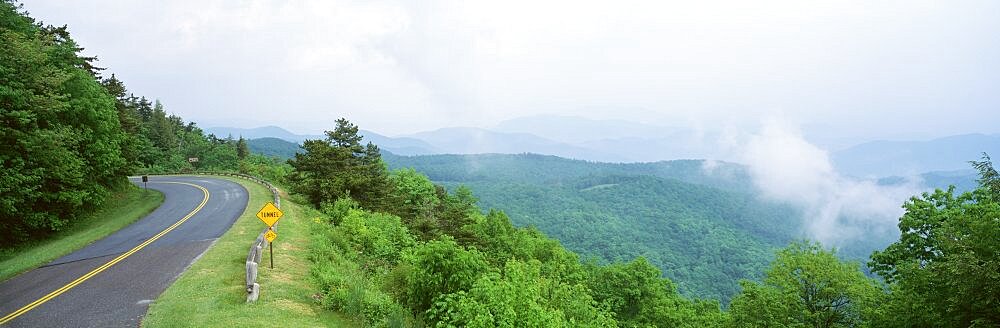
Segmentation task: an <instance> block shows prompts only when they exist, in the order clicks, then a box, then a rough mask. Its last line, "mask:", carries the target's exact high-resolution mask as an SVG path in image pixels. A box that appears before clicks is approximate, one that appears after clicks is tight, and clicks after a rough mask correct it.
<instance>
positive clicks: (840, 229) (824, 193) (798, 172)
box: [734, 119, 922, 247]
mask: <svg viewBox="0 0 1000 328" xmlns="http://www.w3.org/2000/svg"><path fill="white" fill-rule="evenodd" d="M740 139H741V140H743V142H742V143H741V144H738V145H737V148H736V154H735V155H734V156H735V157H736V158H737V159H738V160H739V161H740V162H742V163H743V164H746V165H747V166H748V169H749V171H750V175H751V177H752V178H753V183H754V185H755V186H756V188H757V189H759V191H760V192H761V195H762V197H765V198H767V199H770V200H775V201H780V202H787V203H790V204H792V205H795V206H798V207H800V208H802V209H803V218H802V220H803V222H802V223H803V224H802V227H803V229H804V230H805V231H803V233H804V234H805V235H806V236H808V237H809V238H811V239H813V240H816V241H819V242H821V243H823V244H824V245H827V246H836V247H841V246H845V245H849V244H851V243H852V242H858V241H860V240H861V239H863V238H864V239H867V238H878V239H887V238H893V237H895V236H896V234H898V232H897V230H896V223H897V220H898V218H899V217H900V216H901V215H902V214H903V209H902V204H903V202H904V201H906V200H907V199H909V198H910V197H912V196H914V195H918V194H919V193H920V192H921V191H922V190H921V181H920V180H919V178H915V177H911V178H907V179H906V180H905V181H906V182H905V183H902V184H897V185H892V186H885V185H879V184H877V183H876V181H873V180H863V179H857V178H852V177H846V176H844V175H842V174H840V173H838V172H837V170H836V169H835V167H834V165H833V164H832V163H831V160H830V156H829V154H828V153H827V151H826V150H824V149H821V148H820V147H817V146H816V145H813V144H811V143H809V142H808V141H806V139H805V138H804V137H803V134H802V132H801V131H800V130H799V129H798V128H797V127H795V126H794V125H792V124H789V123H787V122H783V121H780V120H773V119H772V120H766V121H764V122H763V123H762V124H761V127H760V129H759V131H756V132H753V133H749V134H747V135H745V136H744V137H743V138H740Z"/></svg>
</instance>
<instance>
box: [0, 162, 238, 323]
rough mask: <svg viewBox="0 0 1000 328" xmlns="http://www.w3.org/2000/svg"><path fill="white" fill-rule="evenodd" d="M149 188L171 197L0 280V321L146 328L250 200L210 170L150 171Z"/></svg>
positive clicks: (231, 183) (234, 185)
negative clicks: (159, 304) (153, 306)
mask: <svg viewBox="0 0 1000 328" xmlns="http://www.w3.org/2000/svg"><path fill="white" fill-rule="evenodd" d="M132 182H133V183H136V184H138V185H140V186H141V185H142V182H139V181H138V180H137V179H132ZM149 189H155V190H159V191H160V192H162V193H163V194H164V195H165V199H164V201H163V204H162V205H160V207H158V208H157V209H156V210H154V211H153V212H152V213H150V214H149V215H147V216H146V217H144V218H142V219H140V220H138V221H136V222H135V223H133V224H131V225H129V226H127V227H125V228H124V229H121V230H119V231H118V232H115V233H113V234H111V235H109V236H107V237H105V238H104V239H101V240H98V241H96V242H94V243H92V244H90V245H88V246H87V247H84V248H83V249H81V250H78V251H76V252H73V253H72V254H69V255H66V256H64V257H62V258H59V259H56V260H55V261H52V262H51V263H48V264H46V265H45V266H43V267H40V268H38V269H35V270H31V271H28V272H26V273H23V274H21V275H19V276H17V277H14V278H12V279H10V280H8V281H6V282H4V283H2V284H0V322H4V321H6V323H3V324H0V326H2V327H4V328H6V327H136V326H138V325H139V323H140V322H141V321H142V317H143V316H145V315H146V310H147V308H148V307H149V303H150V302H151V301H152V300H154V299H156V297H157V296H159V295H160V293H162V292H163V291H164V290H165V289H166V288H167V287H168V286H170V284H171V283H173V281H174V280H176V279H177V277H178V276H179V275H180V274H181V273H182V272H184V270H185V269H187V267H188V266H190V265H191V263H193V262H194V261H195V260H196V259H197V258H198V257H199V256H201V254H202V253H203V252H205V250H206V249H208V247H209V246H210V245H211V244H212V242H214V241H215V239H216V238H218V237H219V236H221V235H222V234H223V233H225V232H226V230H229V227H230V226H231V225H232V224H233V222H234V221H236V219H237V218H238V217H239V216H240V214H242V213H243V210H244V209H245V208H246V207H247V205H248V204H247V202H248V201H249V196H248V194H247V191H246V189H244V188H243V186H240V185H239V184H237V183H234V182H231V181H227V180H221V179H215V178H209V177H203V176H150V177H149ZM109 264H110V265H109ZM14 315H16V317H15V316H14Z"/></svg>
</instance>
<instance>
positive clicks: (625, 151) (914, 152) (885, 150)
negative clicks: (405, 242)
mask: <svg viewBox="0 0 1000 328" xmlns="http://www.w3.org/2000/svg"><path fill="white" fill-rule="evenodd" d="M205 131H206V132H207V133H212V134H215V135H216V136H219V137H225V136H230V135H231V136H233V137H239V136H243V137H244V138H247V139H258V138H268V137H270V138H279V139H283V140H286V141H289V142H292V143H298V144H301V142H302V141H303V140H307V139H318V138H323V136H322V135H300V134H295V133H292V132H289V131H287V130H285V129H282V128H280V127H276V126H265V127H259V128H253V129H242V128H231V127H213V128H207V129H205ZM360 134H361V135H363V136H364V137H365V140H366V141H371V142H374V143H375V144H377V145H379V147H381V148H382V149H384V150H387V151H389V152H391V153H394V154H397V155H429V154H481V153H500V154H518V153H536V154H546V155H555V156H560V157H565V158H570V159H581V160H588V161H598V162H611V163H616V162H655V161H662V160H675V159H721V160H728V161H739V158H734V155H733V153H732V149H725V147H723V146H720V144H723V142H722V141H724V140H726V138H730V139H733V138H737V139H738V138H740V137H741V136H739V135H735V136H734V135H727V134H726V133H723V132H720V131H697V130H694V129H687V128H678V127H669V126H657V125H653V124H646V123H638V122H630V121H623V120H592V119H586V118H581V117H572V116H549V115H545V116H532V117H522V118H517V119H512V120H508V121H503V122H500V123H499V124H497V125H496V126H494V127H491V128H473V127H451V128H442V129H437V130H433V131H425V132H419V133H414V134H409V135H403V136H397V137H389V136H385V135H381V134H379V133H376V132H372V131H365V130H362V131H360ZM268 142H272V143H273V141H268ZM730 142H731V140H730ZM810 142H812V141H811V140H810ZM258 143H259V142H258ZM283 149H286V152H287V150H288V149H289V148H287V147H284V148H283ZM983 152H986V153H989V154H1000V134H992V135H987V134H966V135H956V136H947V137H942V138H937V139H931V140H902V141H881V140H873V141H868V142H863V143H860V144H857V145H854V146H851V147H846V148H844V149H842V150H837V151H832V152H829V153H828V154H829V157H830V160H831V162H832V164H833V165H834V166H835V168H836V169H837V171H839V172H840V173H841V174H844V175H848V176H855V177H864V178H874V177H886V176H894V175H895V176H915V175H919V174H921V173H926V172H933V171H955V170H966V169H969V164H968V161H970V160H977V159H979V158H980V157H981V155H982V153H983ZM274 155H278V156H284V157H287V156H291V155H290V154H284V155H282V154H274Z"/></svg>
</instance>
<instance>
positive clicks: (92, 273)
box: [0, 181, 209, 325]
mask: <svg viewBox="0 0 1000 328" xmlns="http://www.w3.org/2000/svg"><path fill="white" fill-rule="evenodd" d="M157 183H173V184H182V185H188V186H192V187H195V188H198V189H201V192H202V193H203V194H204V195H205V197H204V198H203V199H202V200H201V204H198V207H195V208H194V210H193V211H191V213H188V214H187V215H186V216H184V218H182V219H180V220H179V221H177V222H175V223H174V224H172V225H170V226H169V227H167V228H166V229H163V231H160V232H159V233H157V234H156V235H154V236H152V237H149V239H146V241H144V242H142V244H139V245H138V246H136V247H133V248H132V249H130V250H129V251H128V252H125V253H122V254H121V255H118V257H116V258H114V259H113V260H111V261H108V263H104V265H101V266H99V267H97V268H96V269H94V270H92V271H90V272H87V274H84V275H82V276H80V277H79V278H76V280H73V281H71V282H70V283H68V284H66V285H64V286H62V287H59V289H56V290H54V291H52V292H51V293H49V294H48V295H45V296H42V298H39V299H37V300H35V301H34V302H31V303H29V304H28V305H25V306H24V307H22V308H20V309H17V311H14V312H11V313H10V314H8V315H5V316H4V317H3V318H0V325H2V324H5V323H7V322H8V321H11V320H14V318H17V317H18V316H20V315H22V314H25V313H27V312H28V311H31V310H32V309H34V308H36V307H38V306H39V305H42V304H45V302H48V301H49V300H51V299H53V298H56V297H57V296H59V295H62V293H65V292H66V291H68V290H70V289H72V288H73V287H76V285H79V284H81V283H83V282H84V281H87V279H90V278H93V277H94V276H96V275H98V274H100V273H101V272H104V270H107V269H108V268H110V267H111V266H113V265H115V264H117V263H118V262H121V261H122V260H124V259H125V258H127V257H129V256H131V255H132V254H135V252H138V251H139V250H141V249H143V248H144V247H146V246H149V244H152V243H153V242H154V241H156V240H157V239H160V237H163V236H164V235H166V234H167V233H169V232H170V231H173V230H174V229H176V228H177V227H179V226H180V225H181V224H183V223H184V222H185V221H187V220H188V219H190V218H191V217H192V216H194V215H195V214H196V213H198V211H201V208H202V207H205V204H206V203H208V197H209V195H208V189H205V187H202V186H199V185H196V184H193V183H186V182H168V181H162V182H157Z"/></svg>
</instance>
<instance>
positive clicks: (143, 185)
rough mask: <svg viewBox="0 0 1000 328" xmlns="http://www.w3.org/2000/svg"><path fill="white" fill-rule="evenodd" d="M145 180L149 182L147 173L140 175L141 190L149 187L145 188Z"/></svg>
mask: <svg viewBox="0 0 1000 328" xmlns="http://www.w3.org/2000/svg"><path fill="white" fill-rule="evenodd" d="M146 182H149V176H148V175H144V176H142V189H143V190H146V189H149V188H146Z"/></svg>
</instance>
